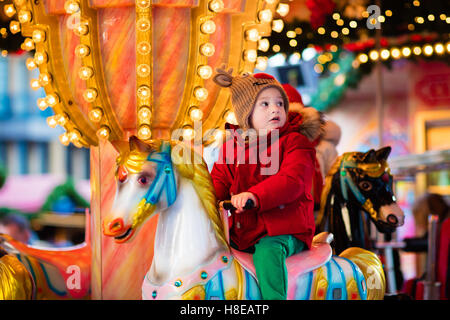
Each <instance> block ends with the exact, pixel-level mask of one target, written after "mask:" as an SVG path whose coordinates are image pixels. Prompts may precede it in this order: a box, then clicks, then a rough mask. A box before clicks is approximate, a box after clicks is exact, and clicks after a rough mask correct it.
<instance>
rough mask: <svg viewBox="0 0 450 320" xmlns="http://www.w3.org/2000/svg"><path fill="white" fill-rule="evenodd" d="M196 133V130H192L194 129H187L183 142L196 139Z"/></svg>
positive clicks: (184, 132) (184, 131)
mask: <svg viewBox="0 0 450 320" xmlns="http://www.w3.org/2000/svg"><path fill="white" fill-rule="evenodd" d="M194 135H195V132H194V129H192V127H189V126H187V127H185V128H184V129H183V140H188V141H189V140H192V139H193V138H194Z"/></svg>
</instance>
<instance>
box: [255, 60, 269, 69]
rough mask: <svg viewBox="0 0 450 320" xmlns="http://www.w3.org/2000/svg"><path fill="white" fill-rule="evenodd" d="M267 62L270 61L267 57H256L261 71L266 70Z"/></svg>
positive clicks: (257, 66) (257, 65)
mask: <svg viewBox="0 0 450 320" xmlns="http://www.w3.org/2000/svg"><path fill="white" fill-rule="evenodd" d="M267 62H268V59H267V57H258V58H257V59H256V68H258V69H259V70H261V71H264V70H266V68H267Z"/></svg>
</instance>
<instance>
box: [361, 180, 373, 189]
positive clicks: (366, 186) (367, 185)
mask: <svg viewBox="0 0 450 320" xmlns="http://www.w3.org/2000/svg"><path fill="white" fill-rule="evenodd" d="M359 187H360V188H361V189H362V190H364V191H370V190H372V184H371V183H370V182H369V181H361V182H360V183H359Z"/></svg>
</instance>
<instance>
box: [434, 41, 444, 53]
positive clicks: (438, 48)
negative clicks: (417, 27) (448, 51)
mask: <svg viewBox="0 0 450 320" xmlns="http://www.w3.org/2000/svg"><path fill="white" fill-rule="evenodd" d="M434 51H436V53H437V54H443V53H444V46H443V45H442V43H438V44H436V45H435V46H434Z"/></svg>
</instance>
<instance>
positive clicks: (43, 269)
mask: <svg viewBox="0 0 450 320" xmlns="http://www.w3.org/2000/svg"><path fill="white" fill-rule="evenodd" d="M39 266H40V267H41V269H42V272H43V273H44V276H45V280H46V281H47V285H48V287H49V288H50V290H52V291H53V292H54V293H56V294H57V295H58V296H61V297H64V296H65V295H66V294H67V293H66V292H65V291H59V290H58V289H56V288H55V287H53V285H52V282H51V281H50V278H49V277H48V274H47V270H45V267H44V265H43V264H42V263H40V262H39Z"/></svg>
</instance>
